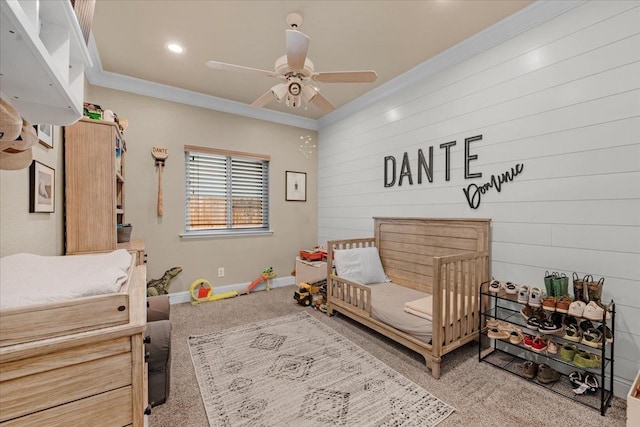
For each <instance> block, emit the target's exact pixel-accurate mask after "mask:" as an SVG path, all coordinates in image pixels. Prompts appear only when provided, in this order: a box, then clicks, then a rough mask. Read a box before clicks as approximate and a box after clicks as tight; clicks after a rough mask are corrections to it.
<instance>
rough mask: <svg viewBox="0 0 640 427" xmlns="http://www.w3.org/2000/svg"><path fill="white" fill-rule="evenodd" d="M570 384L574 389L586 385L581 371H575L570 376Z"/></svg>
mask: <svg viewBox="0 0 640 427" xmlns="http://www.w3.org/2000/svg"><path fill="white" fill-rule="evenodd" d="M569 382H570V383H571V386H572V387H573V388H578V387H580V386H581V385H582V384H583V383H584V375H583V374H582V372H580V371H573V372H571V373H570V374H569Z"/></svg>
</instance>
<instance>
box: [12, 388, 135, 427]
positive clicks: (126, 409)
mask: <svg viewBox="0 0 640 427" xmlns="http://www.w3.org/2000/svg"><path fill="white" fill-rule="evenodd" d="M131 398H132V393H131V386H127V387H122V388H119V389H116V390H112V391H108V392H106V393H102V394H98V395H96V396H91V397H87V398H86V399H81V400H76V401H75V402H72V403H67V404H66V405H62V406H56V407H55V408H51V409H47V410H46V411H41V412H36V413H35V414H31V415H26V416H24V417H21V418H16V419H13V420H11V421H7V422H6V423H2V427H14V426H15V427H18V426H20V427H42V426H47V427H69V426H83V427H112V426H113V427H122V426H126V425H129V424H131V420H132V418H133V417H132V414H131Z"/></svg>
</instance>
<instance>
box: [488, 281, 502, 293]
mask: <svg viewBox="0 0 640 427" xmlns="http://www.w3.org/2000/svg"><path fill="white" fill-rule="evenodd" d="M500 289H502V284H501V283H500V282H498V281H497V280H492V281H491V282H490V283H489V292H493V293H494V294H497V293H498V292H500Z"/></svg>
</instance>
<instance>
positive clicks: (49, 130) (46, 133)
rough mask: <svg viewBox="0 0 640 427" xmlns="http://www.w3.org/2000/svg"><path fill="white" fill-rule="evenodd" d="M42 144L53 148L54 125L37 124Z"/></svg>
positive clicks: (37, 131)
mask: <svg viewBox="0 0 640 427" xmlns="http://www.w3.org/2000/svg"><path fill="white" fill-rule="evenodd" d="M34 127H35V128H36V133H37V134H38V140H39V141H40V144H42V145H44V146H45V147H47V148H53V125H47V124H42V125H35V126H34Z"/></svg>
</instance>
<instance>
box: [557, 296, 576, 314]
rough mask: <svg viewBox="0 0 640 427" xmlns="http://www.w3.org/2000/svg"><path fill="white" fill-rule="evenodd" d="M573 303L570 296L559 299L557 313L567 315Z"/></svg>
mask: <svg viewBox="0 0 640 427" xmlns="http://www.w3.org/2000/svg"><path fill="white" fill-rule="evenodd" d="M572 302H573V301H572V300H571V298H570V297H568V296H562V297H560V298H558V301H557V302H556V311H557V312H559V313H567V312H568V311H569V306H570V305H571V303H572Z"/></svg>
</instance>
